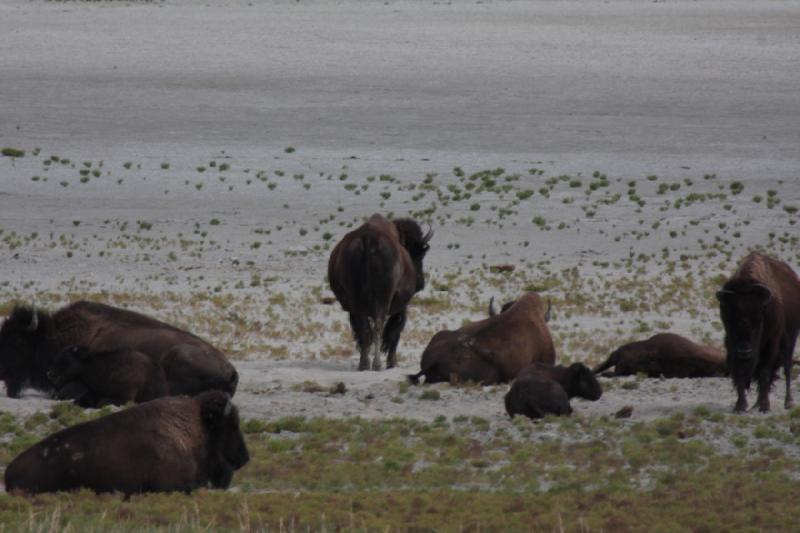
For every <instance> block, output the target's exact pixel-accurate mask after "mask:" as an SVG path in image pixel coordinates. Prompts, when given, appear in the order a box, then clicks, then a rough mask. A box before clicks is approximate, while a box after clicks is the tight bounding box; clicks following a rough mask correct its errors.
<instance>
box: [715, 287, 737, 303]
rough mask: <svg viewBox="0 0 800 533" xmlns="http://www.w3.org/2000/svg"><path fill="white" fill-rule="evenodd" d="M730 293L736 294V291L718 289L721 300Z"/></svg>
mask: <svg viewBox="0 0 800 533" xmlns="http://www.w3.org/2000/svg"><path fill="white" fill-rule="evenodd" d="M728 294H735V293H734V292H733V291H732V290H730V289H722V290H720V291H717V300H719V301H720V302H721V301H722V299H723V298H725V296H727V295H728Z"/></svg>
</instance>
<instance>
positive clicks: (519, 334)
mask: <svg viewBox="0 0 800 533" xmlns="http://www.w3.org/2000/svg"><path fill="white" fill-rule="evenodd" d="M505 309H506V310H505V311H503V312H502V313H500V314H499V315H495V316H491V317H489V318H487V319H484V320H480V321H478V322H472V323H470V324H467V325H466V326H463V327H461V328H459V329H457V330H455V331H449V330H445V331H440V332H438V333H437V334H436V335H434V336H433V338H432V339H431V341H430V342H429V343H428V346H427V347H426V348H425V351H424V352H423V353H422V361H421V363H420V366H421V367H422V369H421V370H420V371H419V372H418V373H417V374H413V375H410V376H408V379H409V380H410V381H411V382H412V383H415V384H416V383H418V382H419V378H420V377H421V376H425V382H426V383H436V382H440V381H449V382H451V383H452V382H467V381H474V382H477V383H483V384H491V383H507V382H509V381H511V380H512V379H514V378H515V377H516V376H517V374H518V373H519V372H520V371H521V370H522V369H523V368H525V367H526V366H528V365H530V364H532V363H534V362H541V363H547V364H551V365H552V364H554V363H555V359H556V352H555V349H554V347H553V341H552V339H551V338H550V331H549V330H548V329H547V323H546V322H547V318H548V317H549V312H550V308H549V305H548V309H547V310H545V308H544V305H543V304H542V299H541V298H540V297H539V295H538V294H536V293H535V292H529V293H527V294H525V295H524V296H522V297H521V298H520V299H519V300H517V301H516V302H513V304H512V305H509V306H507V307H505Z"/></svg>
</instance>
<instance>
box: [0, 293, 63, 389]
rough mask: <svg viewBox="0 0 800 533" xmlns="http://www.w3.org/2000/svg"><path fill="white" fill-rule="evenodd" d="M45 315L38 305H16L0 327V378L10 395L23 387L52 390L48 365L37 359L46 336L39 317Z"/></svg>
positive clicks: (41, 318) (43, 317)
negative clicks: (37, 307) (36, 306)
mask: <svg viewBox="0 0 800 533" xmlns="http://www.w3.org/2000/svg"><path fill="white" fill-rule="evenodd" d="M44 319H46V316H45V315H43V314H41V313H39V312H37V310H36V308H35V307H33V308H31V307H23V306H17V307H15V308H14V310H13V311H12V312H11V315H10V316H9V317H8V318H6V320H5V322H3V325H2V327H0V380H2V381H4V382H5V385H6V392H7V394H8V396H9V397H11V398H17V397H19V393H20V391H21V390H22V388H23V387H24V386H26V385H27V384H31V385H33V386H34V387H36V388H38V389H41V390H45V391H49V392H52V391H53V386H52V383H49V381H48V380H47V377H46V376H45V375H44V372H45V371H46V369H47V365H46V364H40V362H39V361H37V352H38V350H37V348H38V346H39V344H40V342H41V341H42V339H43V333H42V329H43V328H42V326H41V324H40V320H44Z"/></svg>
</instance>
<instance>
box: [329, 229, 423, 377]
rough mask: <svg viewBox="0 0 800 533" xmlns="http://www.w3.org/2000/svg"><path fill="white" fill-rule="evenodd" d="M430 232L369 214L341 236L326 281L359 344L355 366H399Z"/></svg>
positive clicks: (373, 367) (363, 367)
mask: <svg viewBox="0 0 800 533" xmlns="http://www.w3.org/2000/svg"><path fill="white" fill-rule="evenodd" d="M432 236H433V231H428V233H426V234H425V235H423V234H422V230H421V229H420V227H419V225H418V224H417V223H416V222H414V221H413V220H410V219H398V220H395V221H393V222H389V221H388V220H386V219H385V218H384V217H382V216H381V215H378V214H375V215H372V216H371V217H370V218H369V220H367V221H366V222H365V223H364V224H362V225H361V226H359V227H358V228H356V229H355V230H353V231H351V232H350V233H348V234H347V235H345V236H344V237H343V238H342V240H341V241H339V243H338V244H337V245H336V247H334V249H333V251H332V252H331V256H330V259H329V261H328V281H329V283H330V285H331V290H333V294H335V295H336V299H337V300H339V303H340V304H341V305H342V309H344V310H345V311H347V313H348V314H349V317H350V327H351V328H352V330H353V335H354V336H355V338H356V344H358V351H359V353H360V359H359V361H358V369H359V370H367V369H369V367H370V361H369V354H370V352H372V354H373V356H372V369H373V370H380V368H381V360H380V352H381V351H382V352H384V353H386V366H387V367H389V368H392V367H394V366H397V355H396V354H397V343H398V342H399V341H400V333H401V332H402V331H403V327H404V326H405V323H406V308H407V307H408V303H409V302H410V301H411V297H412V296H414V294H416V293H417V292H419V291H421V290H422V289H423V288H424V287H425V276H424V274H423V271H422V260H423V259H424V257H425V254H426V253H427V251H428V247H429V246H428V241H430V239H431V237H432Z"/></svg>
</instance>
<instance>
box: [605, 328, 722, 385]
mask: <svg viewBox="0 0 800 533" xmlns="http://www.w3.org/2000/svg"><path fill="white" fill-rule="evenodd" d="M612 366H613V367H614V373H613V375H615V376H630V375H634V374H639V373H642V374H647V375H648V376H649V377H651V378H657V377H660V376H664V377H665V378H711V377H718V376H727V375H728V374H727V370H726V367H725V354H724V353H723V352H722V351H721V350H718V349H716V348H712V347H711V346H701V345H699V344H696V343H694V342H692V341H690V340H689V339H687V338H686V337H681V336H680V335H676V334H674V333H659V334H657V335H653V336H652V337H650V338H649V339H647V340H643V341H636V342H631V343H628V344H625V345H623V346H621V347H619V348H617V349H616V350H614V351H613V352H612V353H611V355H609V356H608V359H606V360H605V361H604V362H603V363H601V364H599V365H597V366H596V367H595V368H594V370H593V371H594V373H595V374H599V373H601V372H605V371H606V370H608V369H609V368H611V367H612Z"/></svg>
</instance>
